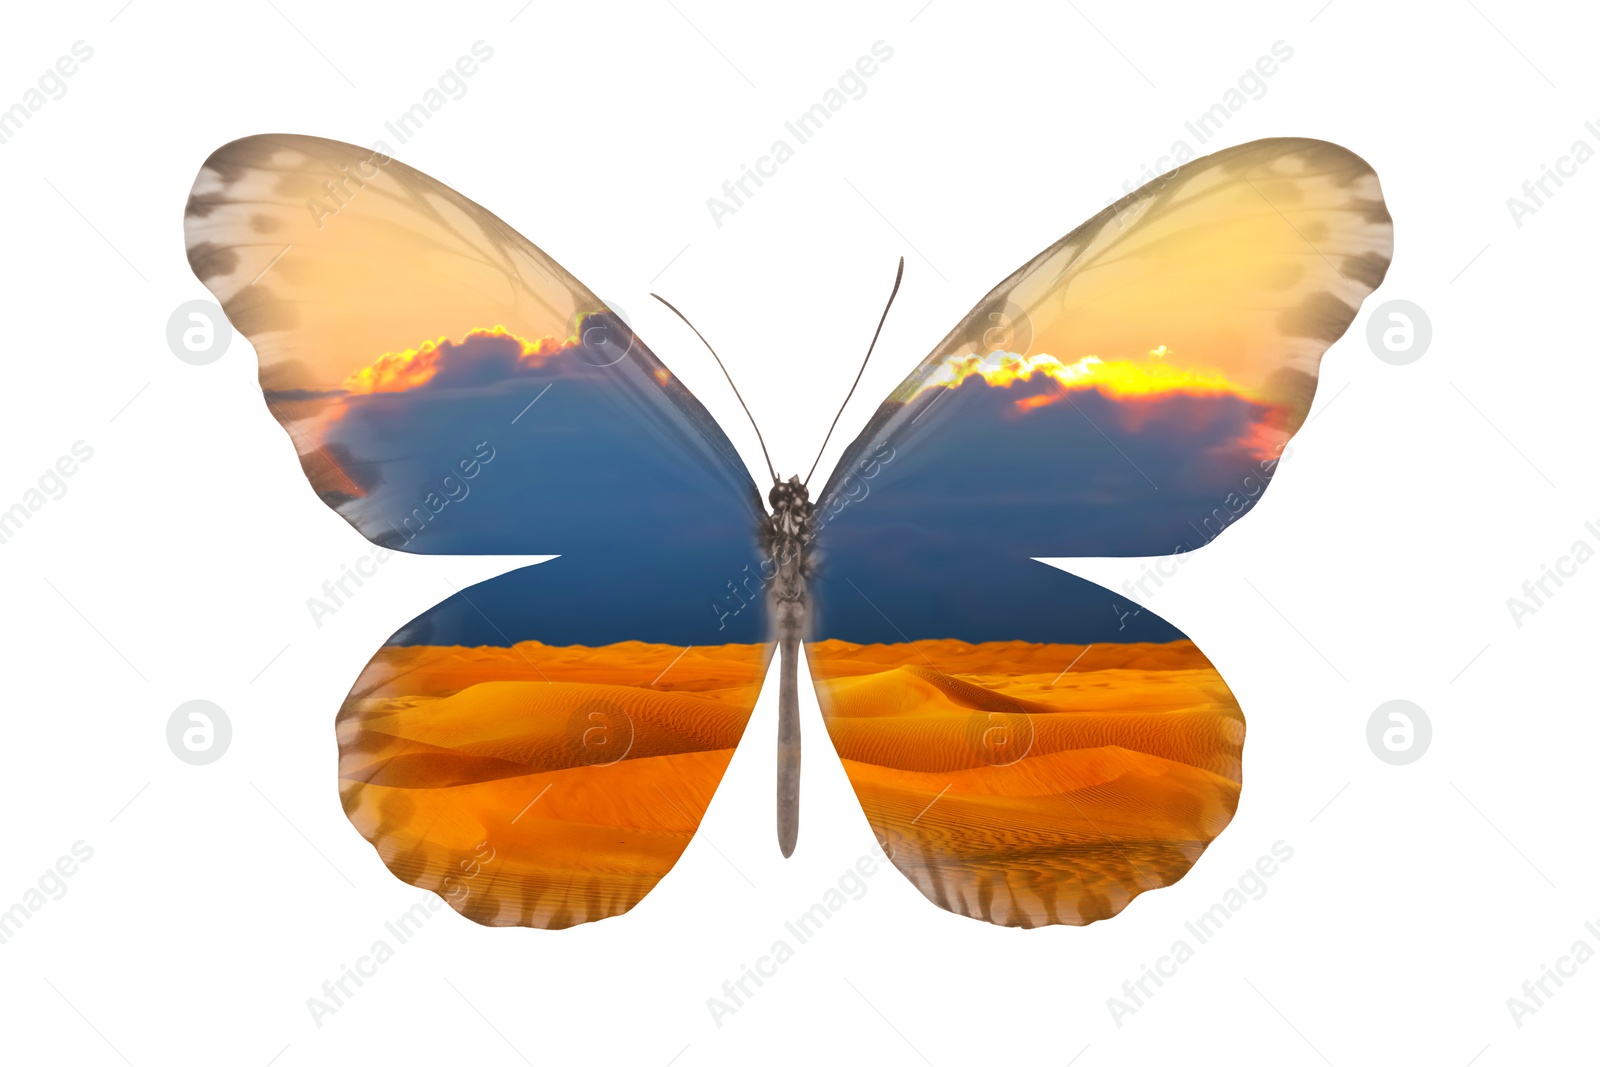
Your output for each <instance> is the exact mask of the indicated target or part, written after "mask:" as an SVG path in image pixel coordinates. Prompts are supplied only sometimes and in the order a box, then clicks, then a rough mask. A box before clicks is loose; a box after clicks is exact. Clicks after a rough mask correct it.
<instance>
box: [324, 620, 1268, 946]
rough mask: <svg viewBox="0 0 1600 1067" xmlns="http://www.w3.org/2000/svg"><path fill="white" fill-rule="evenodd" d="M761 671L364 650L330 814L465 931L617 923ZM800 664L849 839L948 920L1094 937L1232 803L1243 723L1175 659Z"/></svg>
mask: <svg viewBox="0 0 1600 1067" xmlns="http://www.w3.org/2000/svg"><path fill="white" fill-rule="evenodd" d="M766 654H767V653H766V649H765V648H764V647H763V646H759V645H727V646H721V647H717V648H691V649H688V650H685V649H683V648H679V647H677V646H672V645H659V644H645V643H641V642H636V641H630V642H625V643H622V644H618V645H610V646H605V647H600V648H587V647H583V646H569V647H555V646H547V645H542V644H539V643H538V642H524V643H522V644H519V645H516V646H514V647H510V648H493V647H489V648H457V647H433V646H414V647H387V648H384V649H382V650H380V652H379V653H378V655H377V656H375V657H374V658H373V660H372V662H371V663H370V664H368V666H367V669H366V670H365V671H363V673H362V676H361V678H360V679H359V680H358V681H357V683H356V685H355V687H354V688H353V689H352V691H351V694H350V696H349V698H348V699H347V700H346V702H345V704H344V706H343V708H342V709H341V711H340V714H339V719H338V724H337V732H338V738H339V751H340V763H339V766H340V779H341V782H340V790H341V796H342V798H343V800H344V804H345V809H346V812H347V813H348V815H349V817H350V820H351V822H352V823H353V824H354V825H355V826H356V827H357V829H359V830H360V831H361V833H362V834H363V835H365V836H366V837H367V839H368V840H369V841H371V842H372V844H373V846H374V848H376V849H377V851H378V854H379V856H380V857H381V858H382V859H383V862H384V863H385V864H387V865H388V866H389V868H390V869H391V870H392V871H394V873H395V874H396V875H398V876H399V877H401V878H403V879H405V880H406V881H408V882H411V883H412V884H415V885H419V886H423V887H425V888H428V889H431V890H433V891H435V892H437V893H439V895H440V896H442V897H444V899H445V900H446V901H447V902H449V903H450V904H451V906H452V907H454V908H456V910H458V911H460V912H461V913H462V914H464V915H466V916H468V917H469V918H472V919H474V920H476V921H478V922H481V923H486V924H490V925H523V926H537V927H544V928H549V929H554V928H559V927H563V926H570V925H573V924H575V923H580V922H587V921H591V920H594V919H599V918H605V917H607V916H610V915H618V914H621V913H622V912H625V911H627V910H628V909H629V908H631V907H632V906H633V905H634V904H636V903H638V901H639V900H640V899H641V898H642V897H643V896H644V895H645V894H646V893H648V892H649V891H650V889H651V888H652V887H654V885H655V884H656V882H657V881H659V880H660V878H661V877H662V876H663V875H665V874H666V873H667V871H668V870H670V869H671V868H672V866H673V864H674V863H676V862H677V859H678V857H679V856H680V855H681V854H682V852H683V850H684V848H685V847H687V845H688V843H689V841H690V839H691V838H692V837H693V835H694V832H695V829H696V827H697V826H698V825H699V822H700V819H701V817H702V816H703V815H704V813H705V809H706V806H707V805H708V804H709V803H710V801H711V796H712V794H713V792H714V791H715V790H716V787H717V784H718V782H719V781H720V780H721V778H722V775H723V772H724V771H725V770H726V769H727V766H728V761H729V759H731V757H732V754H733V749H734V747H735V746H736V745H737V744H738V742H739V738H740V736H741V735H742V733H743V732H744V727H745V724H746V722H747V721H748V718H749V714H750V710H751V708H752V707H753V705H754V703H755V699H756V696H757V693H758V691H759V687H760V684H761V680H762V677H763V675H764V674H765V670H766V666H767V660H766ZM807 655H808V659H809V661H810V663H811V667H812V670H813V673H814V676H815V678H816V681H817V689H818V696H819V699H820V700H821V701H822V706H823V711H824V716H825V720H826V723H827V727H828V732H829V735H830V737H831V739H832V741H833V744H834V746H835V747H836V749H837V750H838V752H839V755H840V756H841V757H842V758H843V760H844V766H845V769H846V771H847V772H848V773H849V776H850V780H851V783H852V784H853V785H854V787H855V790H856V794H857V796H858V798H859V799H860V801H861V804H862V807H863V809H864V810H865V811H866V814H867V818H868V820H869V821H870V822H871V824H872V825H873V827H874V828H875V829H876V831H877V833H878V835H879V837H880V838H881V839H882V840H884V842H885V843H886V846H887V848H888V849H889V850H890V851H891V853H892V856H893V860H894V863H895V865H896V866H897V867H898V868H899V869H900V870H901V871H902V872H903V873H904V874H905V875H906V876H907V877H908V878H910V879H911V881H912V882H913V883H915V884H916V885H917V886H918V888H920V889H921V890H922V891H923V892H924V893H925V894H926V895H927V896H928V897H929V899H931V900H933V901H934V902H935V903H937V904H939V905H940V906H941V907H944V908H948V909H949V910H952V911H955V912H958V913H960V914H964V915H971V916H974V917H977V918H982V919H986V920H988V921H990V922H996V923H1001V924H1004V925H1013V926H1035V925H1041V924H1045V923H1080V924H1081V923H1086V922H1092V921H1095V920H1097V919H1101V918H1105V917H1107V916H1109V915H1114V914H1116V912H1118V911H1119V910H1121V909H1122V908H1123V907H1124V906H1126V905H1127V903H1128V902H1129V901H1130V900H1132V899H1133V897H1134V896H1136V895H1138V894H1139V893H1141V892H1144V891H1146V890H1148V889H1153V888H1157V887H1159V886H1162V885H1167V884H1170V883H1171V882H1173V881H1176V880H1177V879H1178V878H1180V877H1182V875H1183V873H1184V872H1185V871H1187V870H1188V869H1189V867H1190V866H1191V865H1192V864H1193V863H1194V861H1195V859H1196V858H1197V857H1198V856H1199V855H1200V853H1201V851H1203V850H1204V848H1205V846H1206V844H1207V843H1209V842H1210V841H1211V839H1212V838H1213V837H1215V836H1216V834H1217V833H1218V832H1220V831H1221V830H1222V828H1223V827H1224V826H1226V825H1227V823H1228V820H1229V819H1230V818H1231V817H1232V815H1233V812H1234V809H1235V807H1236V806H1237V804H1238V797H1239V758H1240V753H1241V748H1242V745H1243V740H1244V720H1243V718H1242V717H1241V716H1240V714H1239V711H1238V707H1237V705H1236V704H1235V703H1234V701H1233V698H1232V695H1231V694H1230V693H1229V692H1228V690H1227V687H1226V686H1225V685H1224V684H1223V683H1222V680H1221V678H1219V677H1218V676H1217V673H1216V671H1215V670H1214V669H1213V668H1212V667H1211V665H1210V664H1209V663H1208V662H1207V661H1206V660H1205V658H1204V657H1203V656H1202V655H1200V653H1199V652H1198V650H1196V649H1195V648H1194V646H1193V645H1192V644H1190V643H1189V642H1187V641H1181V642H1174V643H1172V644H1170V645H1109V646H1094V647H1091V648H1089V649H1087V650H1085V649H1084V648H1082V647H1079V646H1071V645H1034V644H1027V643H1025V642H994V643H988V644H977V645H974V644H967V643H965V642H960V641H919V642H916V643H915V644H909V645H867V646H858V645H851V644H847V643H844V642H838V641H825V642H819V643H817V644H814V645H811V646H808V651H807ZM1069 668H1070V669H1069ZM815 746H816V741H815V740H813V746H812V751H813V752H817V751H818V750H817V748H816V747H815ZM762 802H767V798H766V797H763V798H762Z"/></svg>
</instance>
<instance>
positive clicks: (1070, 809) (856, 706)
mask: <svg viewBox="0 0 1600 1067" xmlns="http://www.w3.org/2000/svg"><path fill="white" fill-rule="evenodd" d="M808 651H809V655H810V659H811V665H812V672H813V675H814V677H815V678H816V679H817V682H818V696H819V698H820V699H821V701H822V706H823V711H824V716H825V719H826V721H827V724H828V732H829V734H830V735H831V736H832V738H833V743H834V747H835V748H836V749H838V752H839V755H840V757H841V758H842V759H843V760H844V764H845V770H846V771H847V772H848V773H849V776H850V781H851V784H852V785H853V786H854V787H855V790H856V796H857V797H858V798H859V799H860V801H861V806H862V808H863V809H864V810H865V811H866V814H867V819H868V821H869V822H870V823H871V824H872V826H873V828H874V830H875V831H876V832H877V834H878V836H879V838H880V840H882V841H884V842H885V846H886V848H888V849H889V850H891V852H892V856H893V859H894V862H895V865H896V866H897V867H898V868H899V869H900V871H901V872H902V873H903V874H905V875H906V877H907V878H909V879H911V881H912V882H913V883H914V884H915V885H916V886H917V888H918V889H920V890H922V892H923V893H924V894H925V895H926V896H927V897H928V898H929V899H930V900H932V901H933V902H934V903H936V904H938V905H939V906H940V907H943V908H946V909H948V910H950V911H953V912H956V913H958V914H962V915H969V916H972V917H974V918H981V919H984V920H987V921H988V922H993V923H998V924H1000V925H1004V926H1039V925H1044V924H1048V923H1070V924H1074V925H1082V924H1084V923H1089V922H1093V921H1095V920H1097V919H1103V918H1107V917H1108V916H1111V915H1115V914H1116V913H1117V912H1119V911H1121V910H1122V909H1123V908H1124V907H1126V906H1127V904H1128V902H1129V901H1130V900H1132V899H1133V898H1134V897H1135V896H1137V895H1138V894H1139V893H1142V892H1144V891H1145V890H1148V889H1155V888H1158V887H1160V886H1164V885H1170V884H1171V883H1172V882H1175V881H1177V880H1178V879H1179V878H1181V877H1182V876H1183V875H1184V873H1185V872H1187V871H1188V869H1189V868H1190V866H1192V865H1193V863H1194V861H1195V860H1196V859H1197V858H1199V855H1200V853H1201V852H1202V851H1203V850H1204V848H1205V846H1206V845H1207V844H1208V843H1210V841H1211V839H1212V838H1214V837H1215V836H1216V835H1217V834H1218V833H1219V832H1221V830H1222V829H1223V827H1225V826H1226V825H1227V824H1228V821H1229V820H1230V819H1231V818H1232V817H1233V812H1234V810H1235V808H1236V807H1237V806H1238V801H1239V782H1240V775H1239V764H1240V753H1241V751H1242V746H1243V743H1244V718H1243V716H1242V715H1241V714H1240V713H1239V708H1238V704H1237V703H1236V702H1235V701H1234V699H1233V696H1232V694H1231V693H1229V692H1228V689H1227V686H1226V685H1224V684H1223V682H1222V679H1221V677H1220V676H1219V675H1218V674H1217V672H1216V670H1215V668H1213V667H1212V666H1211V664H1210V662H1209V661H1207V660H1206V659H1205V657H1204V656H1202V655H1201V654H1200V652H1199V651H1198V650H1197V649H1196V648H1195V647H1194V645H1193V644H1192V643H1191V642H1188V641H1177V642H1173V643H1171V644H1165V645H1149V644H1132V645H1105V646H1100V645H1095V646H1091V647H1090V648H1089V650H1088V651H1087V652H1085V650H1084V648H1083V647H1082V646H1075V645H1036V644H1029V643H1026V642H1020V641H1016V642H992V643H988V644H980V645H969V644H966V643H964V642H959V641H918V642H915V643H913V644H910V645H905V644H900V645H869V646H865V647H863V646H859V645H852V644H848V643H845V642H841V641H824V642H819V643H817V644H815V645H812V646H810V648H809V650H808ZM1068 665H1071V669H1070V670H1066V668H1067V667H1068ZM1063 671H1065V673H1063Z"/></svg>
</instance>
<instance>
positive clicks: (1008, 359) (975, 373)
mask: <svg viewBox="0 0 1600 1067" xmlns="http://www.w3.org/2000/svg"><path fill="white" fill-rule="evenodd" d="M1168 354H1169V353H1168V350H1167V347H1166V346H1165V345H1162V346H1161V347H1159V348H1153V349H1151V350H1150V356H1149V359H1148V360H1145V361H1140V362H1135V361H1133V360H1127V359H1116V360H1104V359H1101V358H1100V357H1099V356H1084V357H1083V358H1082V359H1080V360H1078V361H1077V362H1075V363H1063V362H1062V361H1061V360H1059V359H1057V358H1056V357H1055V356H1049V355H1043V354H1040V355H1034V356H1011V355H1007V354H1004V353H998V354H995V355H991V356H989V357H987V358H985V357H982V356H979V355H976V354H971V353H969V354H967V355H962V356H951V357H950V358H949V359H947V360H945V362H944V365H943V366H942V367H940V369H939V371H938V373H937V374H935V375H934V376H933V377H932V378H930V379H929V380H928V382H926V383H925V384H924V385H923V388H924V389H932V388H946V389H956V388H959V387H960V386H961V385H962V384H963V383H964V382H966V381H967V379H969V378H980V379H982V380H983V381H984V382H985V383H986V384H988V385H992V386H998V387H1000V388H1010V387H1011V386H1012V385H1013V384H1015V383H1017V382H1031V381H1033V380H1034V379H1036V378H1038V379H1049V380H1052V381H1054V382H1056V383H1057V384H1058V385H1060V386H1061V387H1062V388H1063V389H1098V390H1100V391H1101V392H1102V393H1105V394H1106V395H1107V396H1112V397H1116V398H1119V399H1120V398H1123V397H1147V396H1156V395H1158V394H1162V393H1186V394H1188V395H1190V396H1215V395H1218V394H1224V393H1226V394H1231V395H1233V396H1240V397H1244V398H1246V399H1253V397H1252V395H1251V392H1250V391H1249V390H1247V389H1245V388H1244V387H1243V386H1240V385H1238V384H1236V383H1234V382H1232V381H1229V380H1228V379H1227V378H1226V377H1224V376H1223V375H1222V374H1220V373H1215V372H1207V371H1201V370H1192V369H1187V368H1182V367H1175V366H1173V365H1172V364H1170V363H1168V362H1166V357H1167V356H1168ZM1064 396H1065V394H1064V393H1061V392H1054V393H1040V394H1036V395H1033V396H1026V397H1023V398H1021V399H1019V400H1018V401H1017V402H1016V403H1017V409H1018V410H1020V411H1031V410H1033V409H1034V408H1040V407H1044V406H1046V405H1048V404H1054V403H1056V402H1057V401H1059V400H1061V399H1062V398H1063V397H1064Z"/></svg>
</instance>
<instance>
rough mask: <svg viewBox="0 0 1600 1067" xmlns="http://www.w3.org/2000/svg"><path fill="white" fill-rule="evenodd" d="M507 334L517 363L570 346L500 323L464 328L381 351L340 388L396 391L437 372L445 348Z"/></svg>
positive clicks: (531, 362)
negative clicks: (452, 335) (456, 336)
mask: <svg viewBox="0 0 1600 1067" xmlns="http://www.w3.org/2000/svg"><path fill="white" fill-rule="evenodd" d="M502 337H509V338H510V339H512V340H513V341H516V342H517V343H518V344H519V345H521V346H522V351H521V354H520V356H519V357H518V360H517V361H518V363H519V364H521V365H522V366H524V367H537V366H539V365H541V364H542V363H543V362H544V361H545V360H546V359H548V358H550V357H551V356H555V355H559V354H560V353H562V352H564V351H566V350H567V349H568V348H570V347H572V345H573V344H574V343H575V341H574V340H573V339H568V340H564V341H563V340H557V339H556V338H554V337H541V338H539V339H538V340H537V341H529V340H528V339H527V338H525V337H519V336H518V335H516V334H514V333H512V332H511V331H510V330H507V329H506V328H505V327H504V326H491V327H489V328H488V329H482V328H479V329H473V330H468V331H467V333H466V336H464V337H463V338H461V340H460V341H451V340H450V339H449V338H447V337H440V338H437V339H435V340H432V341H424V342H423V343H422V344H421V345H419V346H418V347H416V348H408V349H405V350H404V351H402V352H385V353H384V354H383V355H381V356H379V357H378V358H377V359H375V360H373V361H372V363H371V364H370V365H368V366H365V367H362V368H361V369H360V370H358V371H356V372H355V373H354V374H352V375H350V376H349V377H348V378H346V379H345V380H344V383H343V384H344V388H345V390H346V391H347V392H351V393H399V392H403V391H405V390H407V389H414V388H416V387H417V386H419V385H422V384H423V383H425V382H427V381H428V380H429V379H431V378H432V377H433V376H434V375H435V374H437V373H438V372H439V361H440V358H441V357H442V356H443V354H444V350H445V349H446V348H452V347H460V346H462V345H465V344H467V343H468V342H470V341H473V340H475V339H479V338H502Z"/></svg>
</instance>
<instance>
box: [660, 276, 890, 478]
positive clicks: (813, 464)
mask: <svg viewBox="0 0 1600 1067" xmlns="http://www.w3.org/2000/svg"><path fill="white" fill-rule="evenodd" d="M905 272H906V257H905V256H901V257H900V266H898V267H896V268H895V272H894V288H893V289H892V290H890V292H889V302H888V303H887V304H885V305H883V314H882V315H880V316H879V317H878V328H877V329H876V330H873V331H872V344H870V345H868V346H867V355H866V359H863V360H862V361H861V369H860V370H858V371H856V380H855V381H853V382H851V383H850V391H849V392H848V393H846V394H845V395H844V404H840V405H839V412H838V414H837V415H834V417H833V423H832V424H831V425H830V426H829V427H828V433H827V436H825V437H823V439H822V447H821V448H819V449H817V458H816V459H814V460H812V461H811V469H810V470H809V471H807V472H806V480H805V481H804V482H802V483H801V484H802V485H809V484H810V483H811V476H812V475H813V474H815V473H817V464H818V463H821V462H822V453H824V452H826V451H827V450H828V438H830V437H832V436H833V428H834V427H835V426H837V425H839V416H840V415H843V414H844V409H845V404H848V403H850V398H851V397H853V396H855V395H856V386H858V385H860V384H861V376H862V375H863V374H865V373H866V371H867V360H870V359H871V358H872V350H873V349H874V348H876V347H877V346H878V335H879V334H880V333H882V332H883V321H884V319H887V318H888V317H889V309H890V308H891V307H893V306H894V298H895V295H896V294H897V293H899V292H900V278H901V277H902V276H903V275H904V274H905ZM663 303H665V301H663ZM669 306H670V305H669ZM691 328H692V327H691Z"/></svg>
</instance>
